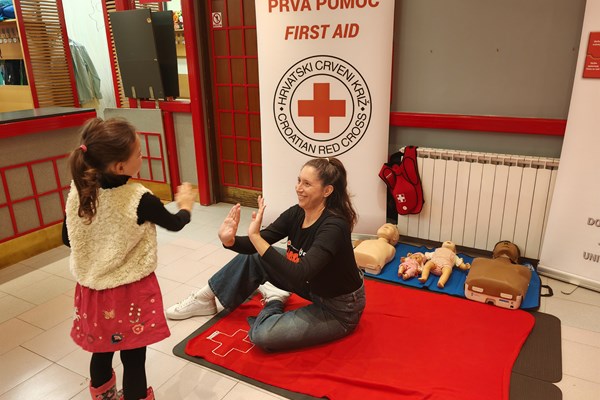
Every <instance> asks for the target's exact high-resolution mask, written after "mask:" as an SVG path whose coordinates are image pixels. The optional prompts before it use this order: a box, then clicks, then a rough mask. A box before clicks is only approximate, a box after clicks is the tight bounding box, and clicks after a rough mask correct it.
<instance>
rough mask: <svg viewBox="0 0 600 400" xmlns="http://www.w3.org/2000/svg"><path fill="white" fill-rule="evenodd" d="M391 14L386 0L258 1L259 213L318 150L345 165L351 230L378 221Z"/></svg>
mask: <svg viewBox="0 0 600 400" xmlns="http://www.w3.org/2000/svg"><path fill="white" fill-rule="evenodd" d="M393 17H394V2H393V1H378V0H345V1H339V0H304V1H301V0H298V1H287V0H269V1H257V2H256V19H257V36H258V60H259V82H260V109H261V136H262V162H263V193H264V196H265V201H266V203H267V204H268V207H267V210H266V213H265V223H267V224H268V223H269V222H272V221H273V220H274V219H275V218H276V217H277V216H278V215H279V214H280V213H281V212H282V211H284V210H285V209H287V208H288V207H290V206H291V205H293V204H295V203H297V197H296V193H295V191H294V184H295V183H296V179H297V176H298V173H299V170H300V168H301V166H302V165H303V164H304V163H305V162H306V161H307V160H309V159H311V158H315V157H338V158H339V159H341V160H342V162H343V163H344V165H345V166H346V169H347V172H348V186H349V190H350V192H351V194H352V195H353V197H352V201H353V203H354V205H355V207H356V209H357V211H358V214H359V216H360V218H359V223H358V225H357V226H356V227H355V232H358V233H371V234H374V233H375V232H376V231H377V229H378V228H379V227H380V226H381V225H382V224H383V223H385V208H386V206H385V203H386V192H385V190H386V188H385V185H384V184H383V183H382V182H381V179H379V177H378V172H379V170H380V168H381V166H382V165H383V163H384V162H386V161H387V156H388V141H389V111H390V93H391V67H392V37H393Z"/></svg>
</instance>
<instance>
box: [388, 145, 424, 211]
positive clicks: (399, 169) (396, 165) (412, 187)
mask: <svg viewBox="0 0 600 400" xmlns="http://www.w3.org/2000/svg"><path fill="white" fill-rule="evenodd" d="M379 177H380V178H381V179H382V180H383V181H384V182H385V184H386V185H387V187H388V191H389V193H390V195H391V196H392V198H393V200H394V203H395V205H396V211H397V212H398V214H400V215H407V214H418V213H420V212H421V209H422V208H423V204H424V203H425V201H424V200H423V187H422V186H421V178H420V177H419V168H418V165H417V147H416V146H406V147H405V148H404V153H402V152H398V153H394V154H392V155H391V156H390V159H389V162H387V163H385V164H383V166H382V167H381V170H380V171H379Z"/></svg>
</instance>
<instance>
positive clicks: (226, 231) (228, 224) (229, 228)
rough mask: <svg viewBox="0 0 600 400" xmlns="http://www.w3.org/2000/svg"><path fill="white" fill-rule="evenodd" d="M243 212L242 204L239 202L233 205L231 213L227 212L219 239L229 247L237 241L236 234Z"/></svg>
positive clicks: (220, 229)
mask: <svg viewBox="0 0 600 400" xmlns="http://www.w3.org/2000/svg"><path fill="white" fill-rule="evenodd" d="M241 212H242V206H240V204H239V203H238V204H236V205H235V206H233V207H231V210H229V214H227V216H226V217H225V219H224V220H223V223H222V224H221V227H220V228H219V239H220V240H221V243H223V245H225V246H227V247H231V246H233V244H234V243H235V235H236V233H237V229H238V225H239V224H240V215H241Z"/></svg>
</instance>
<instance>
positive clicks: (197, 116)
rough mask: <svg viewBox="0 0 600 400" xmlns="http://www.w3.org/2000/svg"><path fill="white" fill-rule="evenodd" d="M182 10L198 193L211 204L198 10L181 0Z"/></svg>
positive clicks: (202, 200) (201, 199)
mask: <svg viewBox="0 0 600 400" xmlns="http://www.w3.org/2000/svg"><path fill="white" fill-rule="evenodd" d="M181 12H182V14H183V15H184V18H185V28H184V31H183V35H184V38H185V52H186V58H187V66H188V81H189V85H190V102H191V103H192V105H193V106H192V107H191V110H192V128H193V132H194V144H195V150H196V151H195V154H196V171H197V174H198V194H199V197H200V204H202V205H205V206H206V205H210V204H211V193H210V176H209V174H208V151H207V145H206V133H205V131H204V108H203V105H202V104H203V103H202V84H201V75H200V57H199V55H198V46H197V39H196V38H197V35H196V33H197V32H196V29H197V26H198V24H197V23H196V11H195V8H194V1H193V0H181Z"/></svg>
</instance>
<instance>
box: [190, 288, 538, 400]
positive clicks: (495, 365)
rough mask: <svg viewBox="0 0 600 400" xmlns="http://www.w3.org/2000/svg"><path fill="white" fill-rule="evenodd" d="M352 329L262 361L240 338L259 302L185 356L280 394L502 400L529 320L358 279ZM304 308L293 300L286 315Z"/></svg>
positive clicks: (336, 399)
mask: <svg viewBox="0 0 600 400" xmlns="http://www.w3.org/2000/svg"><path fill="white" fill-rule="evenodd" d="M365 286H366V292H367V307H366V310H365V313H364V314H363V317H362V320H361V322H360V325H359V328H358V329H357V330H356V331H355V332H354V333H353V334H351V335H350V336H348V337H346V338H344V339H342V340H338V341H336V342H332V343H328V344H324V345H320V346H315V347H311V348H307V349H302V350H298V351H290V352H284V353H274V354H273V353H271V354H269V353H265V352H263V351H261V350H260V349H258V348H257V347H254V345H253V344H252V343H251V342H250V340H249V339H248V337H247V330H248V323H247V322H246V317H248V316H251V315H257V314H258V312H259V311H260V307H261V305H260V302H259V301H258V298H254V299H253V300H252V301H250V302H248V303H246V304H244V305H242V306H241V307H239V308H238V309H236V310H235V311H233V312H232V313H231V314H230V315H228V316H227V317H225V318H223V319H222V320H220V321H219V322H217V323H216V324H214V325H212V326H211V327H210V328H208V329H207V330H206V331H204V332H203V333H202V334H200V335H198V336H196V337H195V338H193V339H191V340H190V341H189V342H188V343H187V346H186V349H185V352H186V353H187V354H188V355H191V356H197V357H202V358H205V359H206V360H207V361H209V362H211V363H214V364H217V365H220V366H223V367H225V368H227V369H230V370H232V371H235V372H237V373H239V374H242V375H245V376H247V377H250V378H253V379H255V380H257V381H261V382H264V383H267V384H270V385H274V386H278V387H281V388H284V389H287V390H291V391H295V392H300V393H305V394H309V395H312V396H315V397H326V398H329V399H333V400H351V399H361V400H363V399H371V400H375V399H377V400H380V399H428V400H433V399H440V400H452V399H456V400H469V399H473V400H481V399H487V400H493V399H498V400H501V399H502V400H505V399H508V398H509V383H510V374H511V369H512V366H513V363H514V361H515V359H516V358H517V355H518V354H519V351H520V349H521V346H522V345H523V343H524V342H525V339H526V338H527V336H528V335H529V332H530V331H531V329H532V328H533V324H534V318H533V316H532V315H531V314H529V313H527V312H525V311H521V310H506V309H501V308H497V307H493V306H489V305H486V304H481V303H476V302H472V301H469V300H466V299H461V298H457V297H451V296H445V295H441V294H434V293H429V292H424V291H419V290H416V289H411V288H406V287H402V286H396V285H390V284H387V283H382V282H377V281H372V280H367V281H366V282H365ZM302 304H305V301H304V300H303V299H300V298H298V297H295V296H292V298H291V299H290V301H289V302H288V307H289V308H295V307H298V306H300V305H302Z"/></svg>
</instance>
